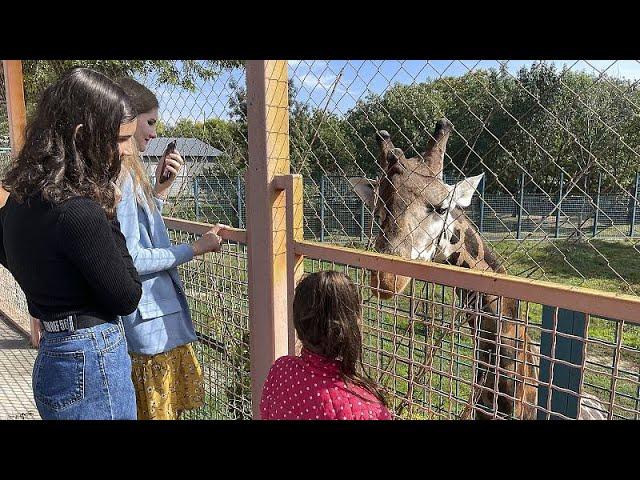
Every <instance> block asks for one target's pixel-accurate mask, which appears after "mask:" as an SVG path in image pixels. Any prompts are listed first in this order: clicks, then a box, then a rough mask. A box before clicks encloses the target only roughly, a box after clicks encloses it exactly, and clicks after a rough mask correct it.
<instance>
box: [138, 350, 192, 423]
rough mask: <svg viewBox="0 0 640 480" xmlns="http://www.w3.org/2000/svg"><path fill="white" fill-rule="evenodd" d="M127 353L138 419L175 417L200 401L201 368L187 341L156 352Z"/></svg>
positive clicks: (168, 418)
mask: <svg viewBox="0 0 640 480" xmlns="http://www.w3.org/2000/svg"><path fill="white" fill-rule="evenodd" d="M130 355H131V376H132V379H133V386H134V387H135V389H136V404H137V407H138V420H176V419H177V418H178V417H179V416H180V413H181V412H182V411H183V410H191V409H193V408H198V407H201V406H202V405H203V404H204V388H203V378H202V368H201V367H200V364H199V363H198V359H197V358H196V355H195V353H194V351H193V347H192V346H191V344H187V345H181V346H179V347H176V348H174V349H172V350H169V351H168V352H164V353H159V354H157V355H140V354H137V353H130Z"/></svg>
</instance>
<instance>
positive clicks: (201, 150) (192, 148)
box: [142, 137, 222, 157]
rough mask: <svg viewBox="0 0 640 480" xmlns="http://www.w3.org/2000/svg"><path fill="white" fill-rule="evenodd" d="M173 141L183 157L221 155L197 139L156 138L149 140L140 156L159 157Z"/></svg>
mask: <svg viewBox="0 0 640 480" xmlns="http://www.w3.org/2000/svg"><path fill="white" fill-rule="evenodd" d="M174 140H176V147H177V148H178V152H180V155H182V156H183V157H217V156H219V155H222V152H221V151H220V150H218V149H217V148H215V147H212V146H211V145H209V144H208V143H204V142H203V141H202V140H198V139H197V138H184V137H157V138H152V139H151V140H149V143H148V144H147V149H146V150H145V151H144V152H143V153H142V156H143V157H161V156H162V154H163V153H164V150H165V148H167V145H168V144H169V142H172V141H174Z"/></svg>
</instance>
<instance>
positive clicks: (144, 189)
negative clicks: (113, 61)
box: [116, 77, 159, 210]
mask: <svg viewBox="0 0 640 480" xmlns="http://www.w3.org/2000/svg"><path fill="white" fill-rule="evenodd" d="M116 82H117V83H118V85H120V87H122V89H123V90H124V91H125V93H126V94H127V95H128V97H129V100H130V101H131V104H132V105H133V108H134V109H135V110H136V112H137V113H138V115H141V114H143V113H148V112H150V111H151V110H153V109H154V108H158V106H159V104H158V97H156V96H155V94H154V93H153V92H152V91H151V90H149V89H148V88H147V87H145V86H144V85H142V84H141V83H139V82H138V81H136V80H134V79H133V78H130V77H122V78H119V79H117V80H116ZM133 146H134V147H135V148H134V151H133V154H132V155H125V156H124V157H123V158H122V167H123V168H122V175H120V179H119V183H118V184H119V185H121V183H122V182H123V181H124V179H125V178H126V174H129V175H130V176H131V180H132V182H133V191H134V192H135V196H136V201H137V202H138V204H139V203H141V202H143V201H144V202H146V203H147V205H148V206H149V208H150V209H151V210H154V209H155V208H156V204H155V202H154V201H153V187H152V186H151V181H150V180H149V175H148V173H147V170H146V168H145V166H144V164H143V163H142V158H141V157H140V150H139V148H138V145H137V143H136V141H135V139H134V140H133Z"/></svg>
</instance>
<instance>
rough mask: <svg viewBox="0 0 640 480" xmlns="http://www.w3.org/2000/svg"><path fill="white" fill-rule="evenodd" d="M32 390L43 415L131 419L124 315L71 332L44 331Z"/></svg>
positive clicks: (132, 399)
mask: <svg viewBox="0 0 640 480" xmlns="http://www.w3.org/2000/svg"><path fill="white" fill-rule="evenodd" d="M33 395H34V397H35V401H36V406H37V407H38V412H39V413H40V416H41V417H42V419H43V420H135V419H136V396H135V390H134V388H133V382H132V381H131V359H130V358H129V354H128V353H127V342H126V340H125V336H124V328H123V326H122V321H121V320H118V323H115V324H114V323H103V324H101V325H96V326H95V327H91V328H83V329H80V330H76V331H75V332H55V333H54V332H43V334H42V339H41V340H40V348H39V351H38V356H37V358H36V362H35V365H34V367H33Z"/></svg>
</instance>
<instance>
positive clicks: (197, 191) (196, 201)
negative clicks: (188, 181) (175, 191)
mask: <svg viewBox="0 0 640 480" xmlns="http://www.w3.org/2000/svg"><path fill="white" fill-rule="evenodd" d="M192 181H193V204H194V205H193V207H194V209H195V216H196V222H197V221H198V220H200V189H199V188H198V177H193V180H192Z"/></svg>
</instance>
